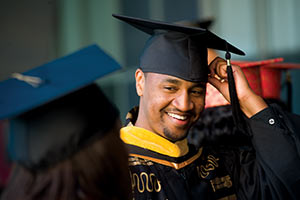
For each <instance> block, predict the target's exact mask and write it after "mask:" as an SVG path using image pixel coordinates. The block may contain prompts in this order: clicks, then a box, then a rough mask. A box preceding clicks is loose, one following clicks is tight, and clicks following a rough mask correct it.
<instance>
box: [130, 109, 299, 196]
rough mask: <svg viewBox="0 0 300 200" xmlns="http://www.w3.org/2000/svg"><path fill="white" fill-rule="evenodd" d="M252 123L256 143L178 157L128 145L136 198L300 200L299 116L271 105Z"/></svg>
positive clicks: (252, 140)
mask: <svg viewBox="0 0 300 200" xmlns="http://www.w3.org/2000/svg"><path fill="white" fill-rule="evenodd" d="M247 124H248V126H249V130H248V132H249V134H250V136H249V141H250V144H251V145H243V146H231V145H218V146H215V145H205V144H203V146H202V148H200V150H199V151H196V150H194V149H193V148H192V147H190V151H189V153H188V154H187V155H185V156H182V157H179V158H173V157H169V156H165V155H161V154H159V153H157V152H153V151H150V150H148V149H144V148H140V147H138V146H135V145H128V147H129V152H130V158H129V169H130V175H131V180H132V190H133V196H134V199H164V200H165V199H169V200H171V199H172V200H173V199H180V200H184V199H300V159H299V155H300V154H299V152H300V151H299V149H298V148H299V147H300V143H299V135H298V133H297V132H296V130H299V129H298V127H299V125H300V118H299V116H296V115H291V114H286V113H284V112H283V111H282V110H281V109H280V108H279V107H276V106H272V107H269V108H267V109H265V110H263V111H262V112H260V113H258V114H256V115H255V116H254V117H252V118H251V119H248V120H247ZM176 167H177V168H176Z"/></svg>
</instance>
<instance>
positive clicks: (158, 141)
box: [120, 126, 189, 158]
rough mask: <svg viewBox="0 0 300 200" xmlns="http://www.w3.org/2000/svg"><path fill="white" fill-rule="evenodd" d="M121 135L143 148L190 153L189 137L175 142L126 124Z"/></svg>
mask: <svg viewBox="0 0 300 200" xmlns="http://www.w3.org/2000/svg"><path fill="white" fill-rule="evenodd" d="M120 137H121V139H122V140H123V142H125V143H126V144H131V145H134V146H138V147H141V148H145V149H149V150H151V151H154V152H157V153H160V154H163V155H166V156H170V157H175V158H178V157H181V156H184V155H186V154H187V153H188V151H189V148H188V144H187V139H184V140H181V141H177V142H175V143H172V142H170V141H169V140H167V139H165V138H163V137H161V136H159V135H157V134H155V133H153V132H151V131H148V130H146V129H143V128H140V127H136V126H126V127H123V128H122V129H121V131H120Z"/></svg>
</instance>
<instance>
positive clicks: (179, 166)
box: [129, 148, 202, 169]
mask: <svg viewBox="0 0 300 200" xmlns="http://www.w3.org/2000/svg"><path fill="white" fill-rule="evenodd" d="M201 154H202V148H200V149H199V151H198V153H197V154H196V155H194V156H193V157H191V158H189V159H188V160H186V161H183V162H181V163H175V162H170V161H167V160H162V159H158V158H152V157H149V156H143V155H139V154H133V153H131V154H129V156H134V157H139V158H143V159H145V160H150V161H153V162H156V163H159V164H161V165H166V166H169V167H172V168H175V169H181V168H183V167H185V166H187V165H189V164H191V163H192V162H194V161H195V160H196V159H197V158H199V157H200V156H201Z"/></svg>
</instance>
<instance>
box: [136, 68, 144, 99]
mask: <svg viewBox="0 0 300 200" xmlns="http://www.w3.org/2000/svg"><path fill="white" fill-rule="evenodd" d="M144 85H145V74H144V72H143V71H142V70H141V69H137V70H136V71H135V87H136V93H137V95H138V96H143V92H144Z"/></svg>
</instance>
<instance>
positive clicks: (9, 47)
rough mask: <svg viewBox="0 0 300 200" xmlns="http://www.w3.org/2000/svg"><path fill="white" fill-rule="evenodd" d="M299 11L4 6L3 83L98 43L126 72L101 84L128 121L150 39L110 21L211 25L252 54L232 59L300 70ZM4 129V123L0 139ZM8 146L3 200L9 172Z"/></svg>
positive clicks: (269, 0) (169, 1)
mask: <svg viewBox="0 0 300 200" xmlns="http://www.w3.org/2000/svg"><path fill="white" fill-rule="evenodd" d="M299 8H300V1H298V0H285V1H282V0H185V1H183V0H26V1H24V0H0V27H1V29H0V69H1V70H0V81H1V80H5V79H7V78H9V77H10V75H11V74H12V73H13V72H24V71H27V70H29V69H31V68H33V67H36V66H39V65H42V64H44V63H46V62H49V61H51V60H53V59H55V58H58V57H61V56H64V55H67V54H69V53H72V52H73V51H76V50H78V49H80V48H82V47H85V46H87V45H90V44H94V43H96V44H98V45H99V46H100V47H101V48H102V49H104V50H105V51H106V52H107V53H109V54H110V55H111V56H113V57H114V58H115V59H116V60H117V61H118V62H119V63H120V64H121V65H122V66H123V70H121V71H119V72H116V73H114V74H111V75H109V76H107V77H104V78H102V79H100V80H97V82H98V83H99V85H100V86H101V88H102V89H103V90H104V92H105V93H106V94H107V95H108V96H109V98H110V99H111V100H112V101H113V102H114V103H115V104H116V105H117V107H118V108H119V109H120V112H121V117H122V119H124V118H125V115H126V113H127V111H128V110H129V109H131V108H132V107H133V106H134V105H137V104H138V97H137V95H136V92H135V81H134V72H135V69H136V68H137V67H138V62H139V56H140V52H141V50H142V49H143V45H144V43H145V41H146V40H147V38H148V35H146V34H145V33H142V32H140V31H137V30H136V29H134V28H132V27H131V26H129V25H127V24H125V23H123V22H121V21H119V20H117V19H114V18H113V17H112V16H111V15H112V13H116V14H123V15H129V16H134V17H141V18H149V19H156V20H161V21H168V22H175V21H182V20H204V19H207V18H210V19H211V18H212V19H214V22H213V24H212V26H211V27H210V30H211V31H212V32H214V33H216V34H217V35H219V36H221V37H223V38H224V39H226V40H227V41H228V42H230V43H231V44H233V45H235V46H237V47H239V48H240V49H242V50H244V51H245V52H246V54H247V55H246V56H245V57H241V56H235V55H233V59H235V60H249V61H250V60H263V59H271V58H276V57H283V58H284V61H285V62H290V63H300V39H299V38H298V37H299V35H300V22H299V21H300V12H299ZM220 55H221V56H223V55H224V53H220ZM291 75H292V84H293V99H292V102H293V105H292V111H293V112H294V113H297V114H300V104H298V102H299V101H300V70H296V69H294V70H291ZM282 76H283V77H282V82H283V81H284V79H285V77H284V75H282ZM285 90H286V89H285V88H282V94H281V98H282V100H283V101H285V100H286V98H287V97H286V92H285ZM0 95H5V94H0ZM2 126H3V124H2V123H1V122H0V136H1V135H3V132H2V130H3V129H2ZM0 140H3V138H2V137H0ZM3 143H4V142H3V141H0V193H1V188H2V186H3V185H4V184H5V182H6V181H7V177H8V176H9V170H10V165H9V164H8V163H5V162H4V160H5V157H6V156H5V155H4V154H5V153H4V149H3V148H4V146H3V145H2V144H3ZM2 162H4V163H2Z"/></svg>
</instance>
